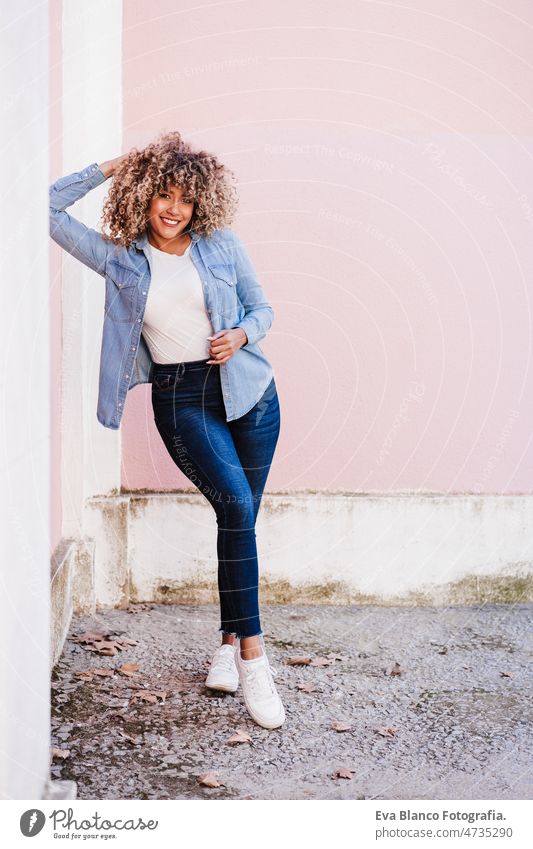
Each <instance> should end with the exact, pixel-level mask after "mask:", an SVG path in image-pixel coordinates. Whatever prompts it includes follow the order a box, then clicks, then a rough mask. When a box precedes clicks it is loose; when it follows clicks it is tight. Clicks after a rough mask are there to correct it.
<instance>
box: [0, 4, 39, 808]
mask: <svg viewBox="0 0 533 849" xmlns="http://www.w3.org/2000/svg"><path fill="white" fill-rule="evenodd" d="M0 53H1V55H2V74H1V75H0V115H1V126H2V145H3V156H2V162H3V166H4V167H3V175H2V188H1V198H2V203H1V204H0V225H1V230H2V234H3V239H2V259H1V263H2V306H3V309H2V318H3V321H2V359H1V363H0V399H1V414H0V447H1V452H2V459H1V468H2V486H1V487H0V524H1V529H0V546H1V548H0V557H1V567H2V568H1V570H0V584H1V585H0V693H1V697H0V798H2V799H39V798H41V794H42V792H43V788H44V784H45V781H46V779H47V778H48V774H49V768H48V761H49V743H50V698H49V697H50V688H49V648H48V647H49V642H50V636H49V634H50V606H49V594H50V471H49V470H50V451H51V431H50V374H49V364H50V349H49V336H50V326H49V322H50V308H49V273H48V265H49V263H48V250H49V248H48V245H49V236H48V203H47V196H48V191H47V188H48V176H49V175H48V8H47V4H46V3H40V2H37V0H16V2H15V0H8V2H5V3H4V4H3V7H2V28H1V31H0Z"/></svg>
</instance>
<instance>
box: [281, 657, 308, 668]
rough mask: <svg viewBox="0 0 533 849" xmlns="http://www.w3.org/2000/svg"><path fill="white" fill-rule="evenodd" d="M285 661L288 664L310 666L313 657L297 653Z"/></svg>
mask: <svg viewBox="0 0 533 849" xmlns="http://www.w3.org/2000/svg"><path fill="white" fill-rule="evenodd" d="M285 662H286V664H287V665H288V666H308V664H310V663H311V658H310V657H307V655H296V656H294V657H288V658H287V660H286V661H285Z"/></svg>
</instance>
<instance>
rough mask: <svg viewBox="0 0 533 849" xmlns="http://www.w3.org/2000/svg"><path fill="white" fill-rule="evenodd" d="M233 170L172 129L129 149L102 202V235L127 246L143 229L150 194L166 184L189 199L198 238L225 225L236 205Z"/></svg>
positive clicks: (232, 216) (192, 227)
mask: <svg viewBox="0 0 533 849" xmlns="http://www.w3.org/2000/svg"><path fill="white" fill-rule="evenodd" d="M235 183H236V179H235V175H234V173H233V172H232V171H231V170H230V169H229V168H228V167H227V166H226V165H223V164H222V163H221V162H219V160H218V159H217V157H216V156H214V155H213V154H212V153H209V152H208V151H206V150H194V149H193V148H192V146H191V145H190V144H188V143H187V142H185V141H184V140H183V138H182V136H181V134H180V133H179V132H177V131H173V132H168V133H163V134H160V135H159V136H158V137H157V138H156V140H155V141H154V142H152V143H150V144H148V145H147V146H146V147H145V148H143V149H142V150H137V148H132V149H131V151H130V152H129V155H128V156H127V157H126V158H125V159H123V160H122V162H121V163H120V165H119V166H118V167H117V169H116V171H115V172H114V174H113V179H112V182H111V187H110V189H109V192H108V194H107V197H106V199H105V201H104V205H103V213H102V217H101V219H100V220H101V222H102V225H103V233H102V235H103V236H104V238H107V239H109V240H110V241H113V242H114V243H115V244H120V245H123V246H125V247H128V246H129V245H130V244H131V242H132V241H133V239H136V238H137V237H138V236H140V234H141V233H143V232H144V230H146V228H147V223H148V222H147V219H148V208H149V206H150V201H151V200H152V198H153V197H154V196H155V195H156V194H157V193H158V192H160V191H163V190H166V189H168V187H169V185H175V186H179V187H180V188H182V189H183V197H184V198H187V199H189V198H190V199H192V200H193V201H194V208H193V214H192V218H191V222H190V225H189V226H190V228H191V229H192V230H194V231H195V232H196V233H198V234H199V235H201V236H210V235H211V234H212V233H213V232H214V231H215V230H219V229H222V228H224V227H228V226H229V225H230V224H231V222H232V221H233V218H234V216H235V212H236V210H237V206H238V198H237V191H236V187H235Z"/></svg>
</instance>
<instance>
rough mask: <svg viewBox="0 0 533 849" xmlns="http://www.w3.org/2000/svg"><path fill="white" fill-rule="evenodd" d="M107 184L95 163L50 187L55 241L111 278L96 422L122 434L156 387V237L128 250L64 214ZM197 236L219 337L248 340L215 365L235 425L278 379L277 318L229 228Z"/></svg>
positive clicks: (198, 263)
mask: <svg viewBox="0 0 533 849" xmlns="http://www.w3.org/2000/svg"><path fill="white" fill-rule="evenodd" d="M105 180H106V176H105V174H104V173H103V172H102V171H101V170H100V168H99V167H98V165H97V163H96V162H94V163H92V164H91V165H88V166H87V167H86V168H84V169H83V170H82V171H76V172H74V173H73V174H68V175H67V176H65V177H60V179H59V180H56V182H55V183H53V184H52V185H51V186H50V236H51V237H52V239H53V240H54V241H55V242H57V244H58V245H61V247H62V248H64V249H65V250H66V251H68V253H70V254H72V256H74V257H76V259H79V260H80V262H83V263H84V265H87V266H89V268H91V269H92V270H93V271H96V272H97V273H98V274H101V275H102V277H103V278H104V279H105V305H104V326H103V334H102V345H101V351H100V375H99V388H98V406H97V411H96V416H97V419H98V421H99V422H100V423H101V424H102V425H104V427H109V428H112V429H113V430H118V428H119V427H120V422H121V419H122V413H123V411H124V404H125V401H126V395H127V393H128V390H129V389H132V388H133V387H134V386H137V384H139V383H151V381H152V376H153V370H154V362H153V360H152V357H151V354H150V350H149V348H148V345H147V344H146V341H145V339H144V337H143V336H142V333H141V330H142V325H143V319H144V310H145V307H146V299H147V297H148V292H149V289H150V279H151V268H150V249H149V244H148V236H147V232H146V230H145V231H144V232H143V233H142V234H141V235H140V236H139V237H137V239H135V240H134V241H133V242H132V243H131V244H130V245H129V246H128V247H123V246H122V245H117V244H115V243H114V242H113V241H110V240H108V239H104V237H103V236H102V235H101V233H98V232H97V231H96V230H93V229H91V228H90V227H86V226H85V224H83V223H82V222H81V221H78V220H77V219H76V218H73V217H72V216H71V215H69V214H68V212H65V211H64V210H65V209H66V207H68V206H71V205H72V204H73V203H75V201H77V200H78V199H79V198H82V197H83V196H84V195H86V194H87V192H89V191H90V190H91V189H94V188H95V187H96V186H99V185H100V184H101V183H103V182H104V181H105ZM189 234H190V236H191V238H192V245H191V249H190V251H189V256H190V257H191V260H192V262H193V263H194V266H195V268H196V270H197V271H198V274H199V277H200V280H201V281H202V289H203V293H204V301H205V308H206V312H207V315H208V316H209V318H210V320H211V324H212V326H213V333H218V331H219V330H226V329H229V328H232V327H242V329H243V330H244V332H245V333H246V336H247V338H248V341H247V343H246V344H245V345H243V346H242V347H241V348H239V349H238V350H237V351H236V352H235V353H234V354H233V355H232V356H231V357H230V358H229V360H228V361H227V362H225V363H221V364H220V365H213V366H212V368H219V369H220V380H221V385H222V395H223V400H224V407H225V410H226V421H232V420H233V419H237V418H239V417H240V416H243V415H244V414H245V413H247V412H248V411H249V410H250V409H251V408H252V407H253V406H254V405H255V404H256V403H257V401H259V399H260V398H261V396H262V395H263V393H264V392H265V390H266V389H267V387H268V385H269V384H270V382H271V380H272V377H273V376H274V374H273V369H272V366H271V364H270V362H269V360H268V359H267V357H266V356H265V354H264V353H263V351H262V349H261V348H260V346H259V345H258V342H259V341H260V340H261V339H262V338H263V337H264V336H265V334H266V333H267V331H268V330H269V329H270V326H271V324H272V320H273V317H274V311H273V309H272V307H271V305H270V304H269V303H268V301H267V300H266V298H265V295H264V292H263V290H262V288H261V285H260V283H259V281H258V279H257V275H256V273H255V271H254V268H253V266H252V263H251V261H250V259H249V257H248V254H247V253H246V250H245V248H244V245H243V243H242V242H241V240H240V239H239V237H238V236H237V235H236V234H235V233H234V232H233V231H232V230H231V229H230V228H229V227H226V228H224V229H220V230H215V232H214V233H212V234H211V236H209V237H205V236H201V235H199V234H198V233H195V232H194V231H193V230H191V231H190V232H189ZM207 359H210V358H209V357H207V356H206V360H207Z"/></svg>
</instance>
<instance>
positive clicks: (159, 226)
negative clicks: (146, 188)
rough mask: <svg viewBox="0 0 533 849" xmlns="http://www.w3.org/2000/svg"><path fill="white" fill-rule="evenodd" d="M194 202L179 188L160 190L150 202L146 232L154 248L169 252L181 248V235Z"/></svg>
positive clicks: (186, 225)
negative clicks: (173, 248)
mask: <svg viewBox="0 0 533 849" xmlns="http://www.w3.org/2000/svg"><path fill="white" fill-rule="evenodd" d="M193 211H194V201H193V200H192V199H191V198H189V197H187V196H186V195H184V189H182V188H181V187H179V186H173V185H171V186H169V187H168V188H167V189H161V190H160V191H159V192H158V193H157V194H156V195H154V197H153V198H152V200H151V201H150V206H149V207H148V214H147V217H148V220H147V230H148V234H149V236H150V237H151V241H153V243H154V245H155V247H158V248H161V249H163V250H166V251H169V250H170V249H171V248H172V247H178V246H183V244H184V239H183V233H184V231H185V230H186V229H187V227H188V226H189V224H190V222H191V218H192V214H193Z"/></svg>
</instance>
